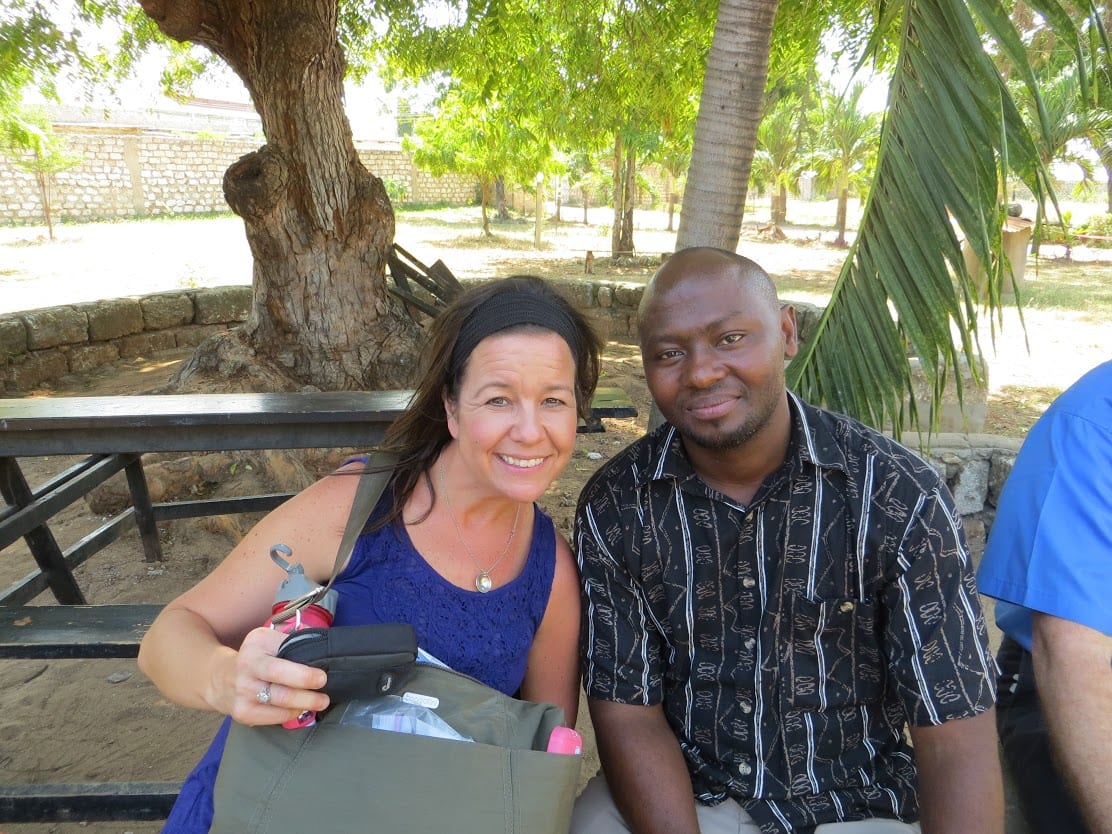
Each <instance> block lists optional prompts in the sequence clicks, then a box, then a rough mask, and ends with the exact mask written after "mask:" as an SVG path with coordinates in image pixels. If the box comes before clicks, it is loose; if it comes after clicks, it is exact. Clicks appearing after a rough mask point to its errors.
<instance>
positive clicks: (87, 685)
mask: <svg viewBox="0 0 1112 834" xmlns="http://www.w3.org/2000/svg"><path fill="white" fill-rule="evenodd" d="M654 234H655V233H654ZM460 236H461V237H460V239H465V240H470V239H471V238H472V237H473V233H472V232H471V231H466V232H462V231H461V232H460ZM0 242H2V241H0ZM656 242H657V239H656V238H655V237H654V238H653V243H656ZM457 243H458V241H457ZM588 243H590V241H586V242H583V241H581V242H579V243H577V244H575V245H574V246H569V248H568V250H567V251H566V252H565V253H563V254H561V255H560V257H557V258H551V260H552V261H553V262H552V263H547V262H546V263H540V262H537V261H533V260H530V259H529V257H528V254H527V253H526V252H524V251H522V250H520V249H517V248H516V247H511V248H508V249H506V250H504V251H499V250H495V251H494V252H493V253H492V251H491V250H490V249H489V247H486V248H479V247H476V248H475V250H473V251H474V252H475V253H476V255H475V260H476V261H478V260H481V261H482V263H473V262H472V261H470V260H468V259H467V257H466V256H465V255H464V254H463V253H464V252H466V251H469V250H467V248H466V247H463V246H460V247H459V248H458V250H457V251H454V252H453V257H454V260H453V261H451V263H452V265H453V268H455V269H457V270H458V271H460V272H461V273H464V274H467V273H469V271H474V272H475V273H476V274H483V273H484V272H485V274H491V273H494V274H508V273H509V272H511V271H533V272H540V273H542V274H544V273H545V272H546V271H547V270H548V269H551V270H554V271H562V270H563V269H569V270H570V269H573V268H575V267H576V264H578V258H579V257H580V256H579V255H577V254H575V252H576V251H579V246H582V245H586V244H588ZM659 243H660V246H659V248H660V250H661V251H668V243H669V241H668V239H667V238H666V237H664V238H660V240H659ZM758 243H759V241H757V240H754V241H753V244H754V245H757V244H758ZM179 245H180V240H179ZM643 247H644V249H645V250H650V251H651V248H652V244H643ZM764 248H765V247H763V246H762V254H761V255H759V256H757V257H758V260H761V262H762V263H764V264H765V265H766V267H767V268H769V270H770V272H772V273H773V274H774V275H775V274H776V273H777V271H778V270H790V269H792V268H794V265H799V264H801V263H807V264H809V265H814V264H815V262H816V261H818V260H820V259H822V258H825V257H826V255H827V253H826V250H825V249H823V248H820V247H819V246H818V245H816V243H815V242H814V241H811V242H806V241H802V242H800V243H799V244H798V245H783V244H780V245H771V248H769V249H768V253H764ZM573 250H574V251H573ZM743 251H744V250H743ZM457 252H458V254H459V257H455V256H456V254H457ZM841 257H842V255H841V254H837V256H836V259H840V258H841ZM446 260H447V258H446ZM464 263H466V264H467V266H464V267H461V264H464ZM637 272H638V274H639V275H641V276H643V275H644V274H646V273H647V272H648V269H647V268H646V269H642V270H639V271H637ZM0 274H3V273H2V271H0ZM105 297H111V296H110V295H106V296H105ZM1007 324H1008V323H1007V322H1006V326H1005V328H1004V336H1003V337H1002V338H1000V339H998V341H997V346H996V352H995V354H992V355H990V357H989V361H990V381H991V384H992V390H991V391H990V402H989V428H990V430H991V429H992V428H993V427H994V426H1000V427H1002V429H1003V431H1002V433H1008V434H1012V435H1013V436H1021V435H1022V433H1023V432H1024V431H1026V427H1028V426H1029V425H1030V423H1031V422H1033V421H1034V419H1036V418H1037V416H1038V414H1039V413H1041V411H1042V409H1043V408H1045V406H1046V404H1047V403H1048V402H1049V401H1050V399H1052V398H1053V396H1055V395H1056V394H1057V392H1058V391H1060V390H1062V389H1063V388H1065V387H1067V386H1068V385H1069V384H1070V383H1071V382H1072V381H1073V380H1074V379H1076V378H1077V377H1078V376H1080V374H1081V373H1083V372H1084V371H1085V370H1087V369H1088V368H1090V367H1092V366H1094V365H1096V364H1097V363H1098V362H1100V361H1103V360H1104V359H1106V358H1107V357H1108V336H1107V334H1108V327H1107V324H1106V323H1102V322H1099V321H1093V320H1091V319H1088V318H1087V317H1085V316H1082V315H1080V314H1078V315H1063V314H1053V315H1052V314H1047V313H1045V312H1043V311H1028V312H1027V337H1028V339H1029V340H1030V342H1031V345H1032V352H1031V353H1028V352H1027V351H1026V348H1025V347H1024V346H1023V339H1022V332H1021V331H1018V328H1016V327H1011V328H1009V327H1008V326H1007ZM1009 331H1010V332H1009ZM1017 331H1018V332H1017ZM183 357H184V354H183V353H181V352H171V353H167V354H163V355H159V356H151V357H146V358H143V359H138V360H130V361H126V362H120V363H117V364H115V365H113V366H106V367H103V368H100V369H98V370H96V371H94V372H91V373H88V374H83V375H75V376H71V377H66V378H63V379H61V380H58V381H57V382H56V383H54V384H53V385H52V386H50V387H49V388H46V389H44V390H42V391H38V392H32V395H39V396H61V395H95V394H129V393H130V394H138V393H143V392H147V391H150V390H152V389H154V388H157V387H158V386H160V385H162V384H163V383H165V382H166V381H167V380H168V379H169V376H170V374H171V373H172V372H173V371H174V369H175V367H176V366H177V364H178V363H179V362H180V361H181V360H182V359H183ZM601 384H602V385H609V386H618V387H621V388H623V389H624V390H625V391H627V392H628V393H629V394H630V395H631V396H632V398H633V400H634V402H635V404H636V405H637V407H638V411H639V416H638V417H637V418H635V419H627V420H607V421H606V428H607V430H606V432H605V433H602V434H592V435H580V436H579V440H578V443H577V449H576V453H575V456H574V458H573V460H572V462H571V463H570V464H569V466H568V468H567V470H566V471H565V473H564V474H563V475H562V476H561V477H560V478H559V479H558V480H557V481H556V482H555V483H554V484H553V485H552V486H551V488H550V489H549V490H548V492H547V494H546V495H545V496H544V497H543V499H542V501H541V503H542V505H543V506H544V508H545V509H546V510H547V511H548V512H549V513H550V514H551V515H552V516H553V517H554V518H555V520H556V523H557V526H558V527H559V528H560V529H561V530H562V531H563V532H564V533H565V534H567V533H569V532H570V527H571V516H572V513H573V510H574V504H575V499H576V496H577V495H578V493H579V490H580V488H581V487H582V485H583V484H584V483H585V481H586V479H587V478H588V477H589V476H590V475H591V474H592V473H593V472H594V471H595V470H596V469H597V468H598V466H599V465H601V463H602V462H603V461H605V460H606V459H607V458H609V457H610V456H612V455H613V454H614V453H615V452H616V451H618V450H619V449H620V448H622V447H623V446H624V445H626V444H627V443H629V442H631V441H632V440H634V439H635V438H636V437H638V436H640V434H642V433H643V431H644V428H645V424H646V419H647V416H648V413H649V399H648V394H647V390H646V388H645V385H644V376H643V373H642V370H641V364H640V357H639V354H638V352H637V350H636V348H635V347H634V346H633V345H629V344H622V343H611V344H609V345H608V347H607V351H606V358H605V368H604V375H603V378H602V380H601ZM994 421H995V422H994ZM335 460H336V455H335V454H333V455H323V456H320V457H318V458H315V459H312V460H310V461H309V463H308V466H309V468H310V470H311V471H314V472H319V473H323V472H326V471H328V470H329V469H330V468H331V466H332V465H333V464H334V462H335ZM67 463H68V461H67V460H64V459H59V458H49V459H47V458H43V459H37V460H27V461H23V464H24V467H25V469H26V471H27V473H28V476H29V480H31V481H32V484H33V485H34V484H35V483H39V482H41V481H42V480H44V479H45V478H46V477H48V476H49V475H50V474H52V473H53V472H56V471H60V470H61V469H62V468H63V467H64V466H65V465H66V464H67ZM281 464H282V462H281V461H280V460H275V459H273V458H272V457H271V456H268V455H265V454H260V453H250V454H240V455H235V456H232V457H231V458H229V459H223V460H221V461H220V465H219V467H210V472H209V474H208V475H207V476H206V478H207V480H206V481H205V482H204V483H197V484H194V485H192V487H191V489H192V490H193V491H203V492H204V493H205V494H206V495H207V496H210V497H216V496H219V495H222V494H250V493H253V492H262V491H267V489H269V487H268V486H266V484H267V482H268V481H269V480H270V478H271V476H272V474H273V473H275V472H277V471H279V470H281V469H282V466H281ZM216 468H218V469H219V471H217V472H213V471H212V470H213V469H216ZM100 521H101V519H100V518H99V517H98V516H97V515H95V514H94V513H93V512H92V511H91V510H90V509H89V508H88V507H87V506H86V505H84V504H79V505H77V506H75V507H72V508H70V509H69V510H68V511H66V512H65V513H63V514H62V515H61V516H59V517H58V518H56V519H55V520H52V522H51V527H52V529H53V531H54V533H55V535H56V537H57V538H58V539H59V541H60V543H61V544H62V546H63V547H65V546H67V545H69V544H72V543H73V542H74V541H76V540H77V539H79V538H80V537H81V536H82V535H85V534H86V533H88V532H89V531H91V530H92V529H94V528H95V527H96V526H97V524H99V523H100ZM252 521H253V519H250V518H246V517H237V518H214V519H199V520H190V521H181V522H168V523H165V524H163V525H162V527H161V529H160V535H161V537H162V541H163V548H164V553H165V561H164V562H161V563H147V562H145V561H144V560H143V555H142V550H141V548H140V547H139V544H138V536H137V534H129V535H125V536H124V537H123V539H122V540H121V541H118V542H116V543H115V544H113V545H111V546H110V547H109V548H107V549H106V550H104V551H101V552H100V553H98V554H97V555H96V556H94V557H93V558H92V559H91V560H90V561H89V562H88V563H87V564H86V565H84V566H82V567H81V568H79V569H78V571H77V578H78V582H79V584H80V585H81V587H82V588H83V589H84V591H85V593H86V595H87V597H88V599H89V601H90V602H92V603H111V602H166V601H168V600H170V599H171V598H173V597H174V596H175V595H176V594H177V593H179V592H180V591H181V590H182V589H184V588H186V587H188V586H189V585H191V584H192V583H194V582H195V581H196V580H197V579H198V578H200V577H201V576H203V575H204V574H205V573H207V572H208V571H209V570H210V569H211V567H212V566H213V565H214V564H215V563H216V562H218V561H219V560H220V559H221V558H222V556H223V555H224V554H225V553H226V552H227V551H228V550H229V549H230V548H231V546H232V545H233V543H234V542H235V541H236V540H237V538H238V537H239V536H240V535H242V533H243V531H244V530H245V529H246V527H247V525H249V524H250V523H251V522H252ZM28 570H30V559H29V557H28V556H27V555H26V553H25V552H23V551H21V549H20V546H13V547H12V548H9V549H8V550H7V551H5V553H4V554H3V558H2V559H0V587H4V586H6V585H7V584H8V583H10V582H11V581H13V580H14V579H16V578H18V577H21V576H22V575H24V574H25V573H26V572H27V571H28ZM40 601H41V602H50V601H51V600H50V599H48V598H46V597H43V598H40ZM0 706H2V711H0V771H3V773H4V777H3V781H4V782H64V781H84V780H88V781H94V780H137V781H147V780H164V779H166V780H176V779H181V778H182V777H183V776H184V775H185V774H186V772H187V771H188V770H189V768H190V767H191V766H192V765H193V763H194V762H195V761H196V760H197V758H198V757H199V756H200V754H201V752H202V751H203V749H204V747H205V745H206V744H207V742H208V739H209V738H210V737H211V734H212V731H213V729H214V728H215V726H216V724H217V722H218V717H216V716H212V715H207V714H200V713H196V712H193V711H190V710H185V709H182V708H179V707H176V706H173V705H171V704H169V703H167V702H166V701H165V700H164V699H163V698H162V697H161V696H160V695H159V694H158V692H157V691H156V690H155V688H154V687H153V686H152V685H151V684H150V683H149V682H148V681H147V680H146V679H145V678H144V677H143V676H142V675H141V674H140V673H139V672H138V670H137V668H136V664H135V662H134V661H129V660H97V661H88V660H85V661H58V662H44V661H6V662H4V663H3V664H0ZM586 724H587V722H586V721H585V719H584V720H581V725H584V728H585V729H587V730H588V732H587V733H586V735H587V740H588V751H587V757H586V759H585V762H584V764H585V768H584V770H585V775H587V774H589V772H592V771H593V770H594V767H595V765H596V763H597V758H596V757H595V755H594V749H593V745H591V743H590V742H591V739H590V736H589V728H586ZM159 827H160V825H159V824H158V823H136V822H127V823H97V824H92V823H90V824H85V823H78V822H74V823H59V824H41V825H8V826H3V827H0V834H47V832H59V833H60V834H71V833H73V832H78V831H82V832H98V834H109V832H115V833H116V834H118V833H119V832H134V834H147V833H148V832H155V831H158V830H159Z"/></svg>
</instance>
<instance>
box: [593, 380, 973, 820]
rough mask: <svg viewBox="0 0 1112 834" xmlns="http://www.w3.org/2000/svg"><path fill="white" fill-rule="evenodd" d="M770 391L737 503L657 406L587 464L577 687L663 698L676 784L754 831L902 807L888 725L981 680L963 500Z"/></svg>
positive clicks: (908, 794)
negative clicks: (697, 465)
mask: <svg viewBox="0 0 1112 834" xmlns="http://www.w3.org/2000/svg"><path fill="white" fill-rule="evenodd" d="M789 398H790V401H791V412H792V424H793V425H792V440H791V443H790V446H789V450H788V454H787V456H786V459H785V461H784V463H783V464H782V465H781V466H780V468H779V469H778V470H777V471H776V472H774V473H773V474H772V475H770V476H769V477H768V478H766V479H765V481H764V483H763V484H762V485H761V487H760V489H759V490H758V491H757V493H756V494H755V495H754V497H753V500H752V502H751V503H750V504H749V505H748V506H741V505H739V504H737V503H736V502H735V501H733V500H732V499H730V498H728V497H726V496H725V495H723V494H722V493H720V492H718V491H716V490H714V489H713V488H711V487H709V486H707V485H706V484H705V483H704V482H703V481H702V480H701V479H700V478H699V477H698V476H697V475H696V474H695V472H694V470H693V469H692V467H691V464H690V462H689V460H688V458H687V455H686V454H685V452H684V448H683V443H682V441H681V439H680V437H679V434H678V433H677V432H676V430H675V429H674V428H673V427H672V426H670V425H668V424H665V425H663V426H661V427H660V428H659V429H657V430H656V431H655V432H653V433H651V434H649V435H647V436H646V437H644V438H642V439H641V440H639V441H637V442H636V443H634V444H633V445H632V446H630V447H629V448H627V449H625V450H623V451H622V452H621V453H619V454H618V455H617V456H616V457H615V458H613V459H612V460H611V461H610V462H608V463H607V464H606V465H605V466H604V467H603V468H602V469H601V470H600V471H599V472H598V473H596V474H595V476H594V477H593V478H592V479H591V481H590V483H588V485H587V487H586V489H585V490H584V491H583V495H582V496H581V498H580V502H579V507H578V510H577V514H576V524H575V537H574V538H575V544H576V551H577V555H578V559H579V565H580V570H581V571H582V577H583V586H584V628H583V638H582V639H583V647H582V648H583V657H584V664H585V666H584V687H585V690H586V693H587V696H588V697H590V698H596V699H601V700H607V701H616V702H619V703H629V704H639V705H654V704H659V703H663V708H664V712H665V715H666V717H667V720H668V722H669V724H670V725H671V727H672V729H673V731H674V732H675V733H676V736H677V738H678V740H679V744H680V747H681V749H682V751H683V754H684V757H685V759H686V762H687V766H688V769H689V771H690V773H691V778H692V782H693V785H694V790H695V795H696V799H698V800H699V801H701V802H704V803H707V804H716V803H718V802H721V801H723V800H724V799H726V798H727V797H732V798H734V799H736V800H737V801H738V802H740V803H741V805H742V806H743V807H744V808H745V809H746V811H748V813H749V814H750V816H751V817H752V818H753V819H754V821H755V822H756V823H757V824H758V825H759V826H760V828H761V830H762V831H764V832H789V831H793V830H799V829H803V830H807V829H809V828H810V827H811V826H814V825H817V824H820V823H824V822H835V821H848V820H856V819H862V818H868V817H889V818H899V819H902V820H905V821H911V820H914V819H916V818H917V816H918V803H917V801H916V775H915V765H914V758H913V754H912V750H911V747H910V746H909V744H908V742H907V739H906V738H905V734H904V730H905V727H906V725H907V724H909V723H910V724H913V725H921V726H922V725H935V724H941V723H943V722H945V721H949V720H951V719H955V718H964V717H969V716H973V715H976V714H979V713H981V712H983V711H985V710H987V709H988V708H989V707H990V706H991V705H992V704H993V701H994V696H995V692H994V683H993V681H994V673H995V666H994V661H993V659H992V657H991V655H990V653H989V649H988V639H987V633H986V629H985V621H984V616H983V615H982V613H981V608H980V603H979V600H978V597H977V592H976V587H975V584H974V579H973V573H972V569H971V562H970V558H969V553H968V551H967V549H966V546H965V541H964V534H963V532H962V526H961V517H960V516H959V515H958V514H957V512H956V511H955V509H954V505H953V500H952V498H951V496H950V493H949V491H948V490H947V489H946V486H945V484H944V482H943V481H942V480H941V478H940V476H939V475H938V473H937V472H936V471H935V470H934V469H933V468H931V466H930V465H929V464H928V463H926V462H925V461H924V460H922V459H921V458H920V457H919V456H917V455H915V454H914V453H912V452H911V451H909V450H907V449H905V448H904V447H902V446H900V445H899V444H897V443H895V442H893V441H892V440H890V439H888V438H887V437H885V436H884V435H882V434H880V433H878V432H875V431H873V430H871V429H869V428H867V427H865V426H863V425H862V424H860V423H858V422H856V421H854V420H850V419H848V418H846V417H843V416H840V415H836V414H832V413H830V412H826V411H822V410H820V409H817V408H814V407H812V406H809V405H806V404H804V403H802V402H801V401H799V400H798V399H797V398H796V397H795V396H794V395H792V394H789Z"/></svg>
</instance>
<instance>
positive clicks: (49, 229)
mask: <svg viewBox="0 0 1112 834" xmlns="http://www.w3.org/2000/svg"><path fill="white" fill-rule="evenodd" d="M49 176H50V175H49V174H47V173H46V172H45V171H36V172H35V179H36V180H37V181H38V184H39V197H40V199H41V200H42V217H43V220H45V221H46V234H47V236H48V239H49V240H54V219H53V218H52V217H51V216H50V180H49V179H48V177H49Z"/></svg>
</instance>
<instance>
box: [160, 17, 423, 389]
mask: <svg viewBox="0 0 1112 834" xmlns="http://www.w3.org/2000/svg"><path fill="white" fill-rule="evenodd" d="M141 5H142V7H143V10H144V11H145V12H146V13H147V14H148V15H149V16H150V17H151V18H152V19H153V20H154V21H155V22H156V23H157V24H158V26H159V28H160V29H161V30H162V31H163V32H164V33H165V34H166V35H168V36H169V37H171V38H174V39H175V40H180V41H191V42H193V43H197V44H200V45H202V46H205V47H207V48H208V49H210V50H211V51H212V52H214V53H215V54H216V55H218V56H219V57H220V58H222V59H223V60H224V61H226V62H227V63H228V65H229V66H230V67H231V68H232V69H233V70H234V71H235V72H236V74H237V75H238V76H239V77H240V78H241V79H242V80H243V83H244V84H245V85H246V87H247V89H248V91H249V93H250V94H251V98H252V100H253V102H254V104H255V109H256V110H257V111H258V113H259V116H260V118H261V120H262V126H263V133H264V135H265V136H266V144H265V145H264V146H263V147H262V148H260V149H259V150H258V151H255V152H253V153H250V154H247V155H246V156H244V157H242V158H241V159H239V160H238V161H236V162H235V163H234V164H233V165H232V166H231V167H230V168H228V170H227V172H225V175H224V196H225V198H226V199H227V201H228V204H229V205H230V206H231V208H232V210H233V211H234V212H235V213H236V214H238V215H239V216H240V217H242V218H243V221H244V225H245V227H246V232H247V240H248V243H249V244H250V247H251V252H252V255H253V256H254V274H253V277H252V281H253V295H254V301H253V306H252V310H251V313H250V315H249V317H248V320H247V321H246V322H245V324H244V325H243V326H242V328H239V329H238V332H234V331H233V332H232V333H229V334H228V335H227V336H225V337H222V338H221V337H217V341H216V342H213V343H208V344H205V345H202V347H201V348H200V349H198V352H197V354H196V355H195V356H194V358H193V361H192V362H190V363H188V364H187V366H186V368H185V369H184V371H183V373H184V374H186V375H188V374H190V373H196V372H198V371H207V372H209V373H216V374H221V375H223V376H225V377H226V376H228V374H230V373H233V374H235V375H236V377H237V378H238V379H240V380H241V382H240V384H239V385H238V386H236V387H241V388H244V389H245V390H247V389H250V388H252V387H257V386H261V385H265V386H267V388H272V387H275V386H280V387H283V388H302V387H311V388H319V389H325V390H335V389H354V388H396V387H404V386H406V385H408V384H411V382H412V380H413V376H414V374H415V371H416V367H415V356H416V352H417V345H418V343H419V341H420V332H419V330H418V328H417V326H416V325H415V324H414V323H413V322H412V321H411V320H410V319H409V317H408V316H407V315H406V313H405V311H404V309H403V307H402V306H401V305H400V304H399V303H398V302H396V301H395V300H394V299H393V298H392V297H391V296H390V295H389V293H388V292H387V289H386V256H387V253H388V251H389V249H390V247H391V246H392V245H393V241H394V212H393V208H392V207H391V205H390V200H389V198H388V197H387V195H386V189H385V187H384V186H383V183H382V181H381V179H379V178H378V177H375V176H373V175H371V174H370V173H369V172H368V171H367V170H366V168H364V167H363V165H362V163H361V162H360V161H359V158H358V156H357V154H356V151H355V145H354V142H353V140H352V135H351V126H350V125H349V123H348V120H347V116H346V115H345V113H344V108H343V76H344V56H343V51H342V49H341V47H340V44H339V41H338V39H337V33H336V25H337V2H336V0H141ZM283 380H284V381H283ZM233 384H234V383H233Z"/></svg>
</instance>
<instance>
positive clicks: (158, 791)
mask: <svg viewBox="0 0 1112 834" xmlns="http://www.w3.org/2000/svg"><path fill="white" fill-rule="evenodd" d="M180 789H181V783H180V782H90V783H88V784H67V785H62V784H44V785H0V822H4V823H21V822H22V823H44V822H100V821H111V820H161V819H166V817H167V816H169V814H170V809H171V808H172V807H173V805H174V800H175V799H177V797H178V792H179V791H180Z"/></svg>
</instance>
